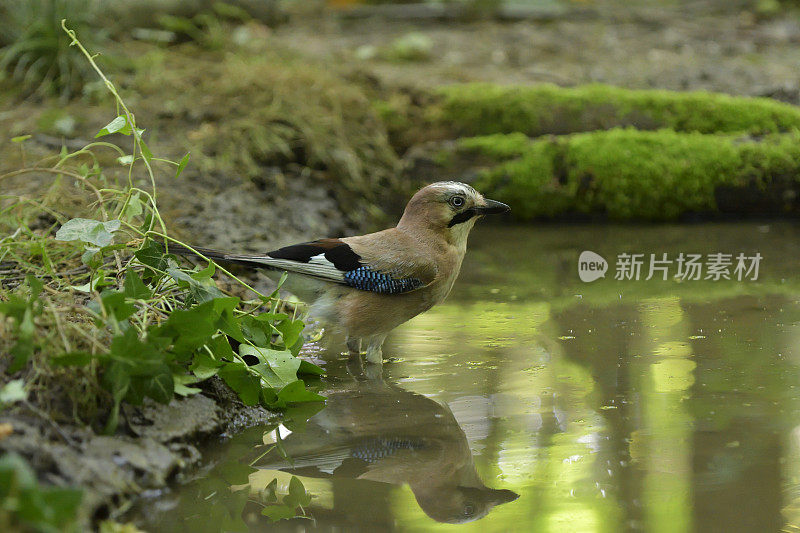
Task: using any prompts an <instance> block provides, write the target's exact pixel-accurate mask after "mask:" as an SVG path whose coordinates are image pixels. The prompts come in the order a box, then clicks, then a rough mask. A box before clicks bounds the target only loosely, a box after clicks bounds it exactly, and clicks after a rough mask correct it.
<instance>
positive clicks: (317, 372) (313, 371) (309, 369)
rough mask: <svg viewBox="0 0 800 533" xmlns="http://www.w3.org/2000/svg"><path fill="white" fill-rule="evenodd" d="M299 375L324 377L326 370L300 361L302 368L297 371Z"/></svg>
mask: <svg viewBox="0 0 800 533" xmlns="http://www.w3.org/2000/svg"><path fill="white" fill-rule="evenodd" d="M297 373H298V374H310V375H314V376H324V375H325V370H324V369H322V368H320V367H318V366H317V365H315V364H314V363H309V362H308V361H305V360H303V359H300V367H299V368H298V369H297Z"/></svg>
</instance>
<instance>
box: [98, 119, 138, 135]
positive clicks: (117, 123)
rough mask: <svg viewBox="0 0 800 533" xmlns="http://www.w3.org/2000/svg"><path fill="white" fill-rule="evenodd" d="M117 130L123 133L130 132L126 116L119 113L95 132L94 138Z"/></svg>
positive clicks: (127, 133)
mask: <svg viewBox="0 0 800 533" xmlns="http://www.w3.org/2000/svg"><path fill="white" fill-rule="evenodd" d="M117 132H119V133H122V134H123V135H130V134H131V127H130V125H129V124H128V118H127V117H126V116H125V115H119V116H118V117H117V118H115V119H114V120H112V121H111V122H109V123H108V124H106V125H105V126H104V127H103V128H102V129H101V130H100V131H98V132H97V135H95V136H94V138H95V139H97V138H98V137H104V136H106V135H111V134H112V133H117Z"/></svg>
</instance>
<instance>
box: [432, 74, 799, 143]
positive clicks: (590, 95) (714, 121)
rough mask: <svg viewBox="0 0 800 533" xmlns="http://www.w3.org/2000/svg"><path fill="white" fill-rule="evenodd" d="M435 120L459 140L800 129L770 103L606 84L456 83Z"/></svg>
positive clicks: (790, 110) (795, 116) (795, 113)
mask: <svg viewBox="0 0 800 533" xmlns="http://www.w3.org/2000/svg"><path fill="white" fill-rule="evenodd" d="M438 95H439V97H440V101H439V102H438V103H437V104H436V107H433V108H432V109H430V110H429V116H430V118H431V119H432V120H433V122H435V123H438V124H439V125H441V126H443V127H446V128H449V129H450V130H451V132H452V133H454V134H455V135H456V136H461V135H488V134H493V133H513V132H522V133H525V134H527V135H529V136H532V137H535V136H538V135H545V134H565V133H576V132H584V131H594V130H606V129H611V128H614V127H625V126H633V127H635V128H637V129H642V130H656V129H662V128H669V129H672V130H675V131H684V132H700V133H721V132H729V133H733V132H747V133H751V134H756V135H760V134H765V133H778V132H786V131H789V130H791V129H792V128H800V108H798V107H795V106H792V105H789V104H784V103H781V102H777V101H775V100H771V99H768V98H746V97H736V96H729V95H725V94H718V93H709V92H674V91H664V90H629V89H622V88H619V87H611V86H607V85H586V86H581V87H574V88H563V87H557V86H555V85H548V84H543V85H534V86H501V85H491V84H466V85H451V86H447V87H443V88H441V89H439V91H438Z"/></svg>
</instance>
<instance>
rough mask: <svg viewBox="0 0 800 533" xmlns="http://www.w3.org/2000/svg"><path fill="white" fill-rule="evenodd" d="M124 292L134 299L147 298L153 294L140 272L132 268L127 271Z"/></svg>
mask: <svg viewBox="0 0 800 533" xmlns="http://www.w3.org/2000/svg"><path fill="white" fill-rule="evenodd" d="M122 292H123V293H124V294H125V296H126V297H127V298H133V299H134V300H147V299H148V298H150V297H151V296H152V295H153V292H152V291H151V290H150V289H149V288H148V287H147V285H145V284H144V282H143V281H142V278H140V277H139V274H137V273H136V271H135V270H133V269H131V268H129V269H128V270H127V272H126V273H125V285H124V287H123V291H122Z"/></svg>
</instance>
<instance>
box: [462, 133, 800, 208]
mask: <svg viewBox="0 0 800 533" xmlns="http://www.w3.org/2000/svg"><path fill="white" fill-rule="evenodd" d="M520 142H521V139H520V137H519V136H518V135H516V134H512V135H509V136H497V135H494V136H487V137H481V138H473V139H462V140H460V141H459V143H458V146H459V147H458V150H459V151H462V152H471V153H474V152H476V151H478V152H480V153H482V154H483V155H491V156H494V157H495V158H496V163H495V164H494V165H493V166H490V167H489V168H488V169H486V170H485V171H484V172H483V174H482V177H481V179H480V183H479V184H478V186H479V188H481V190H483V191H485V192H486V193H487V194H489V195H491V196H492V197H493V198H496V199H498V200H501V201H504V202H506V203H509V204H510V205H512V208H513V212H514V214H515V215H516V216H517V217H518V218H520V219H524V220H530V219H534V218H542V217H551V216H556V215H560V214H568V213H575V212H582V213H593V214H597V213H605V214H607V215H608V216H609V217H611V218H614V219H621V220H630V219H644V220H672V219H675V218H677V217H679V216H681V215H683V214H685V213H691V212H718V211H732V212H737V213H745V212H754V213H757V212H760V213H761V214H775V213H776V212H781V211H792V212H796V211H798V210H799V209H800V207H798V206H797V205H796V202H795V198H796V196H797V192H798V190H800V132H797V131H795V132H792V133H787V134H775V135H770V136H767V137H765V138H763V139H760V140H753V139H752V138H742V137H737V136H734V135H703V134H700V133H679V132H674V131H671V130H659V131H638V130H634V129H613V130H609V131H596V132H590V133H580V134H574V135H570V136H563V137H548V138H544V139H537V140H529V141H528V142H527V144H526V145H521V144H520ZM509 147H515V148H520V149H519V150H518V151H517V152H516V157H514V155H515V154H514V153H513V150H511V149H510V148H509ZM765 210H766V212H763V211H765Z"/></svg>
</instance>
